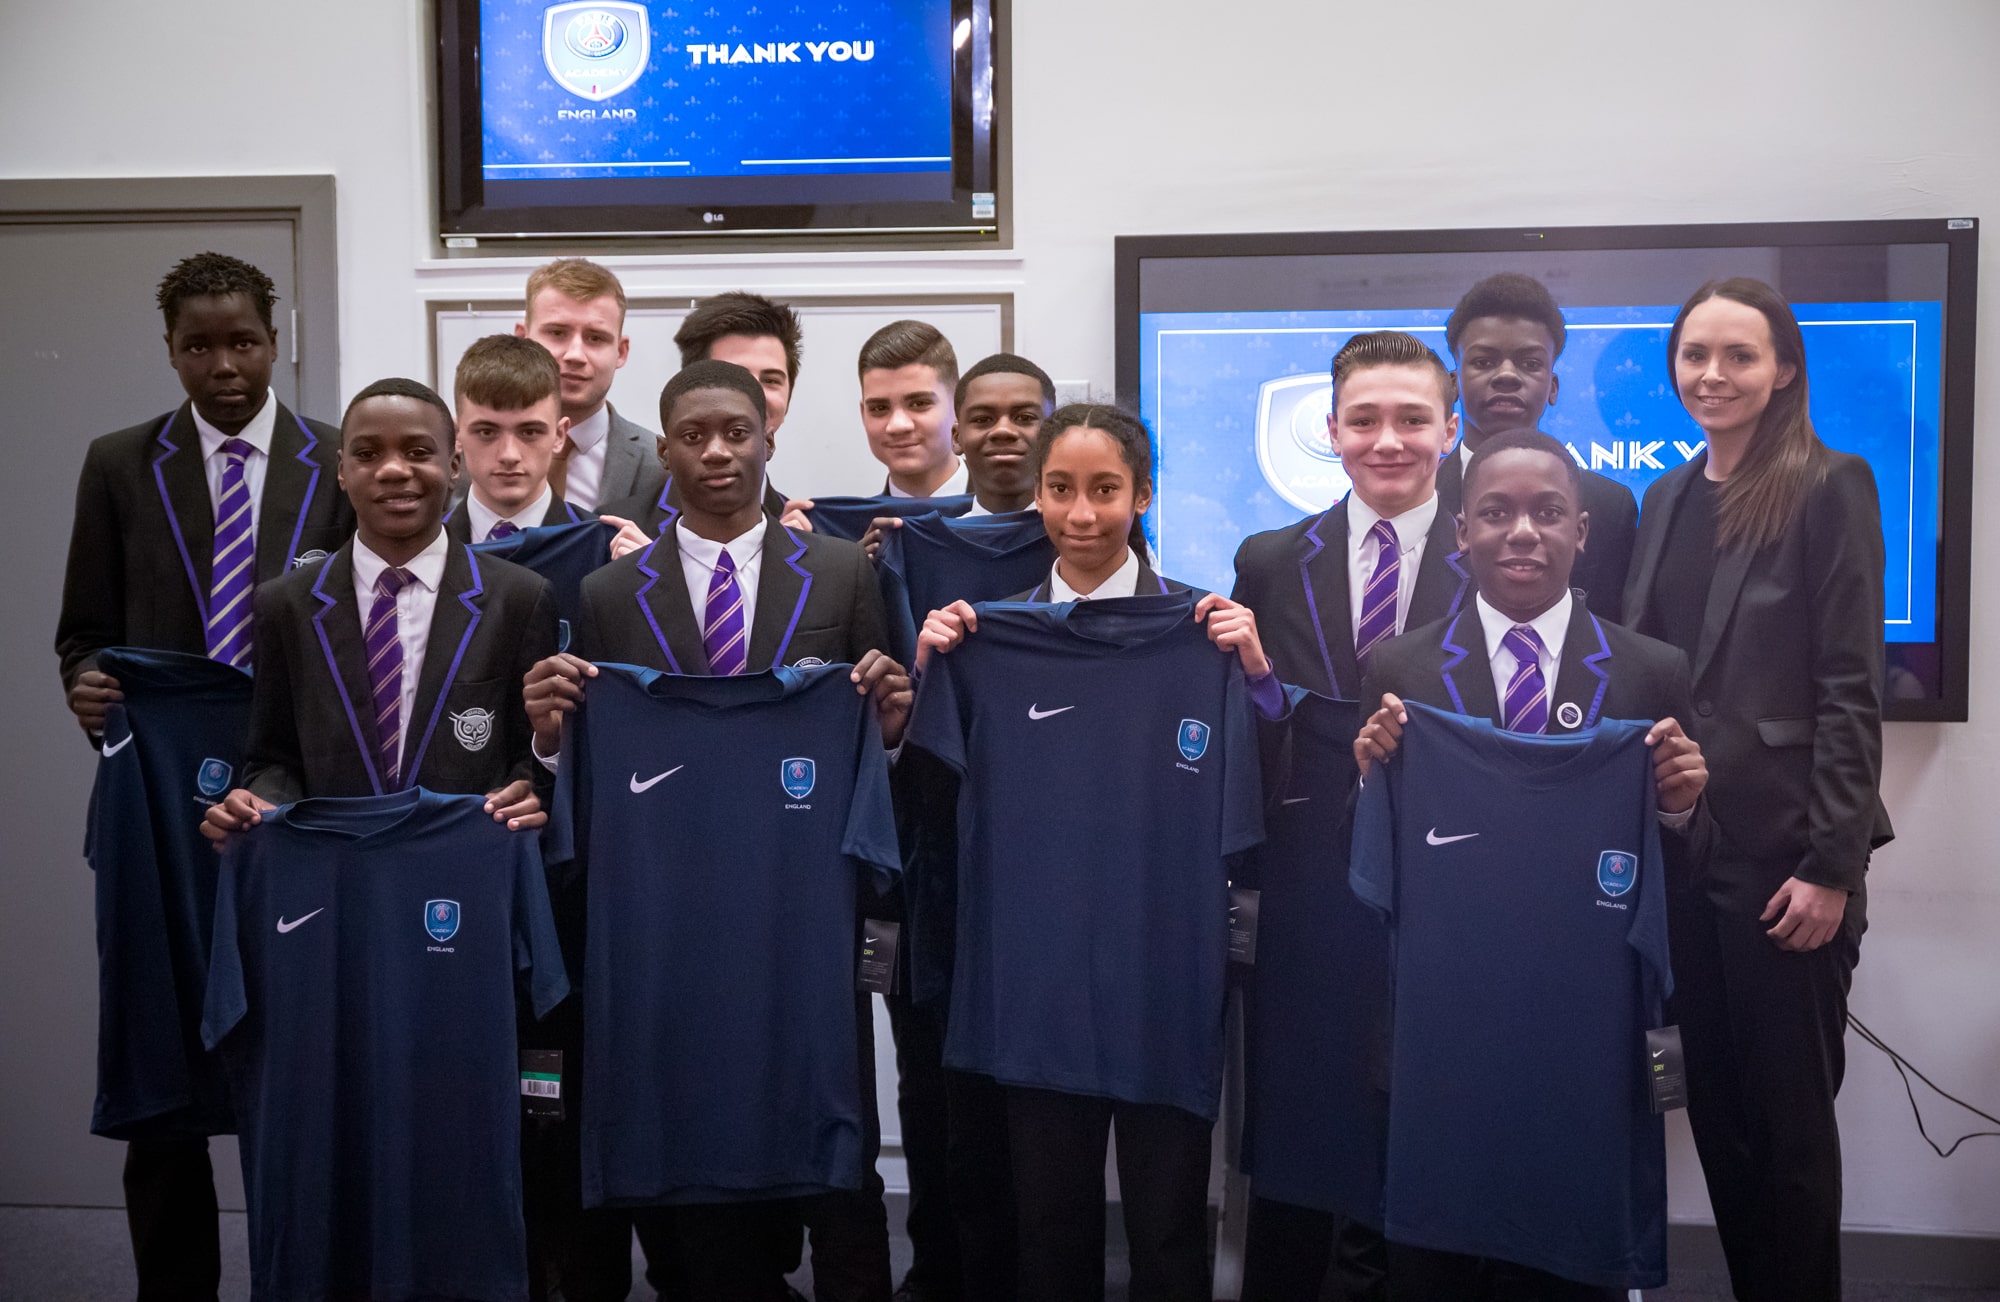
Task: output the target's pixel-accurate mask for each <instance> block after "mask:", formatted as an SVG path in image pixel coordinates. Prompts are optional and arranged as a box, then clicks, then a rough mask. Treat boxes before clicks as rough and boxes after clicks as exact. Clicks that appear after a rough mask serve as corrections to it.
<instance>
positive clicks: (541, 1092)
mask: <svg viewBox="0 0 2000 1302" xmlns="http://www.w3.org/2000/svg"><path fill="white" fill-rule="evenodd" d="M521 1093H523V1094H529V1095H533V1096H534V1097H536V1098H543V1099H559V1098H561V1097H562V1081H561V1079H560V1078H558V1077H555V1076H530V1075H526V1074H524V1075H523V1076H522V1077H521Z"/></svg>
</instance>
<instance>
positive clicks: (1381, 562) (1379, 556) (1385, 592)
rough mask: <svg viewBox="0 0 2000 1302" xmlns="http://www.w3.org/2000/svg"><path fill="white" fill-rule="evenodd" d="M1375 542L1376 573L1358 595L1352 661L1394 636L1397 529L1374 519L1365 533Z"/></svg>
mask: <svg viewBox="0 0 2000 1302" xmlns="http://www.w3.org/2000/svg"><path fill="white" fill-rule="evenodd" d="M1368 536H1369V537H1370V538H1372V539H1374V540H1375V544H1376V546H1375V572H1374V573H1373V574H1371V575H1369V576H1368V586H1367V587H1366V588H1364V589H1362V592H1361V627H1360V628H1358V629H1357V630H1355V634H1354V658H1355V659H1356V660H1362V659H1365V658H1366V657H1367V655H1368V653H1369V652H1370V651H1373V650H1374V649H1375V644H1376V643H1377V642H1380V641H1383V640H1384V639H1386V638H1392V637H1394V636H1396V616H1397V614H1398V613H1399V612H1398V610H1397V607H1398V606H1400V605H1401V604H1402V603H1401V594H1402V582H1403V545H1402V540H1401V539H1399V538H1397V537H1396V526H1395V525H1393V524H1390V523H1389V522H1388V521H1387V520H1377V521H1376V522H1375V527H1374V528H1373V529H1370V530H1369V531H1368Z"/></svg>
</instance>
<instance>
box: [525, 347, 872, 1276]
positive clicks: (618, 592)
mask: <svg viewBox="0 0 2000 1302" xmlns="http://www.w3.org/2000/svg"><path fill="white" fill-rule="evenodd" d="M766 411H767V407H766V402H765V389H764V386H763V385H762V384H760V383H759V382H758V380H757V378H756V377H754V376H753V375H751V374H750V372H748V371H746V370H745V369H744V368H742V367H741V366H737V365H734V364H732V363H728V362H720V361H712V360H711V361H697V362H694V363H692V364H690V365H688V366H686V367H684V368H682V370H681V371H680V373H679V374H677V375H675V376H674V378H673V379H672V380H670V381H668V383H667V386H666V388H665V389H664V390H663V391H662V392H661V394H660V422H661V424H662V426H663V427H664V428H665V430H666V433H665V435H664V436H663V438H662V440H661V447H662V453H663V457H664V461H665V465H666V469H667V472H668V473H669V475H671V476H672V478H673V480H674V483H675V485H676V488H677V489H678V493H679V496H680V509H679V511H678V513H677V514H676V515H675V516H674V517H673V519H672V522H671V524H670V525H668V526H667V527H666V528H665V529H664V531H663V532H662V533H661V534H660V536H659V538H658V539H657V540H655V541H654V542H652V543H650V544H648V545H647V546H646V547H644V548H643V549H641V550H639V551H637V552H634V553H632V554H631V555H628V556H625V557H622V558H620V559H619V560H616V561H613V562H612V563H611V564H609V565H607V566H605V567H604V568H603V569H600V570H598V571H597V572H596V573H595V574H593V575H591V576H590V578H588V579H586V580H585V581H584V585H583V612H582V617H581V619H580V621H579V624H578V627H577V630H576V641H575V644H574V651H573V652H568V653H564V654H561V655H552V656H549V657H548V658H546V659H544V660H542V661H540V662H539V663H537V664H536V665H535V666H534V667H533V668H532V669H531V670H530V671H529V673H528V675H527V681H526V686H525V690H524V700H525V702H526V704H527V710H528V715H529V718H530V719H531V720H532V721H533V725H534V729H535V751H536V754H537V756H538V757H541V759H542V762H543V763H544V764H545V765H549V766H553V764H554V758H553V757H554V756H555V755H556V753H557V751H558V749H559V746H560V740H561V728H562V718H563V715H564V714H566V713H568V712H569V711H571V710H574V709H577V708H578V707H579V706H581V705H582V704H583V703H584V701H585V699H586V688H585V683H586V681H587V680H588V679H589V678H591V677H593V676H594V675H595V674H596V672H597V670H596V668H595V667H594V666H593V665H592V664H591V661H592V660H594V659H603V660H614V661H620V662H624V663H629V664H635V665H641V666H645V667H648V668H654V669H662V670H666V671H669V672H675V673H696V674H699V673H711V674H739V673H758V672H762V671H763V670H766V669H770V668H772V667H773V666H776V665H786V664H799V663H803V662H806V661H808V660H810V661H813V662H815V663H825V664H837V663H841V662H848V663H852V664H854V666H855V668H854V670H853V673H852V678H853V681H854V683H855V689H856V690H857V691H859V692H862V693H864V694H871V695H873V696H874V698H875V702H876V708H877V710H878V712H879V713H880V717H881V722H882V733H883V737H884V740H885V741H886V742H887V743H888V744H889V745H892V746H893V745H895V744H896V743H897V742H899V741H900V740H901V737H902V731H903V725H904V723H905V722H906V721H907V719H908V716H909V707H910V698H911V690H910V681H909V677H908V675H907V674H905V673H904V672H903V669H902V666H900V665H898V664H897V663H896V662H895V661H894V660H891V659H890V658H889V657H888V656H886V655H885V654H883V653H882V651H881V650H880V648H881V647H882V646H884V645H885V644H886V643H887V640H888V630H887V625H886V621H885V619H884V617H883V613H882V597H881V592H880V589H879V587H878V585H877V584H876V581H875V575H874V572H873V570H872V568H871V567H870V566H869V564H868V561H867V558H866V557H865V556H863V555H862V553H861V550H860V549H859V548H858V547H856V546H854V544H852V543H848V542H843V541H841V540H840V539H837V538H824V537H820V536H817V535H815V534H812V533H809V532H804V531H796V530H793V529H791V528H789V527H787V526H786V525H784V524H782V523H780V522H779V521H778V520H776V519H774V518H773V517H772V516H771V515H770V514H769V513H768V512H766V511H765V510H764V507H763V503H764V490H765V479H764V470H765V464H766V462H768V461H769V459H770V456H771V452H772V448H773V441H772V439H771V437H770V433H769V431H768V429H767V428H766V426H765V413H766ZM711 616H712V618H711ZM857 1027H858V1031H859V1034H860V1036H861V1040H862V1043H861V1046H860V1049H861V1055H860V1057H861V1063H862V1070H863V1077H864V1079H863V1081H862V1082H861V1097H862V1099H863V1100H864V1102H866V1101H867V1100H870V1099H872V1098H874V1044H873V1033H872V1028H871V1024H870V1022H869V1020H868V1018H867V1017H866V1016H860V1017H858V1018H857ZM864 1116H865V1117H869V1118H872V1116H873V1109H872V1108H864ZM871 1129H872V1125H871ZM879 1142H880V1141H879V1136H877V1137H875V1139H874V1142H873V1143H871V1144H870V1149H871V1150H872V1149H873V1148H874V1147H875V1146H876V1145H878V1144H879ZM862 1179H863V1187H862V1189H861V1190H859V1191H856V1192H853V1193H839V1194H827V1195H822V1196H820V1197H818V1198H814V1199H809V1200H805V1201H806V1203H807V1206H806V1207H805V1208H804V1209H803V1210H804V1219H805V1221H806V1222H807V1223H808V1224H810V1225H811V1226H812V1227H813V1248H814V1252H813V1274H814V1293H815V1295H816V1296H818V1297H821V1298H826V1299H840V1298H857V1299H859V1298H873V1297H880V1296H884V1295H886V1294H887V1293H888V1291H889V1253H888V1218H887V1213H886V1211H885V1210H884V1208H883V1203H882V1182H881V1179H880V1177H879V1176H877V1175H876V1174H875V1171H874V1166H873V1155H872V1151H871V1154H870V1158H869V1161H868V1163H867V1165H866V1166H865V1168H864V1170H863V1171H862ZM798 1215H799V1209H798V1207H797V1205H796V1204H788V1203H784V1202H781V1203H779V1204H777V1205H766V1204H761V1203H756V1202H752V1203H742V1204H712V1205H694V1206H689V1207H674V1208H648V1209H635V1210H634V1212H633V1219H634V1220H635V1221H636V1222H638V1223H639V1225H640V1232H641V1238H642V1240H644V1241H646V1243H647V1248H648V1256H649V1258H650V1259H651V1260H652V1261H653V1265H654V1269H655V1270H659V1269H660V1267H661V1264H662V1258H661V1255H660V1254H659V1253H658V1252H656V1251H655V1248H656V1246H657V1247H668V1246H671V1247H672V1249H673V1251H674V1253H675V1257H676V1261H675V1263H674V1264H675V1266H676V1267H677V1268H678V1269H679V1270H680V1271H682V1272H684V1276H683V1278H684V1279H685V1281H686V1284H687V1286H688V1287H689V1288H690V1290H691V1292H692V1295H694V1296H761V1295H764V1294H765V1293H767V1292H768V1291H769V1290H770V1289H771V1288H772V1287H774V1281H777V1283H776V1284H775V1287H778V1288H779V1289H782V1282H781V1281H782V1275H783V1273H784V1270H783V1265H784V1264H785V1263H784V1258H785V1255H786V1253H785V1249H784V1247H783V1246H782V1244H783V1241H784V1239H785V1235H786V1233H787V1229H786V1227H787V1225H788V1224H789V1225H790V1226H796V1225H797V1223H798V1221H797V1219H796V1218H797V1217H798ZM790 1233H791V1234H792V1235H793V1236H794V1238H795V1236H796V1230H791V1231H790Z"/></svg>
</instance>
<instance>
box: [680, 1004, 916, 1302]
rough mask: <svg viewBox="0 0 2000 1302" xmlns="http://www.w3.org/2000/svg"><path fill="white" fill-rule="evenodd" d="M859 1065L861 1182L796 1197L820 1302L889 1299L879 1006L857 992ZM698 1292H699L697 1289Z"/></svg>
mask: <svg viewBox="0 0 2000 1302" xmlns="http://www.w3.org/2000/svg"><path fill="white" fill-rule="evenodd" d="M854 1017H855V1030H856V1036H857V1037H858V1041H859V1043H858V1048H859V1053H858V1055H857V1056H858V1057H859V1059H860V1067H861V1140H862V1159H861V1187H860V1188H859V1189H852V1190H841V1191H839V1192H837V1193H826V1194H818V1195H815V1196H813V1197H810V1198H801V1199H799V1200H798V1207H799V1214H800V1219H801V1220H803V1221H804V1222H805V1228H806V1234H807V1237H808V1239H809V1241H810V1242H811V1244H812V1278H813V1297H814V1298H815V1299H817V1300H818V1302H889V1294H890V1292H891V1290H892V1288H893V1287H894V1286H893V1284H892V1283H891V1281H890V1278H889V1211H888V1208H887V1207H886V1206H885V1205H884V1203H883V1199H882V1176H881V1175H880V1173H878V1172H877V1171H876V1169H875V1159H876V1158H877V1157H879V1156H880V1155H881V1153H882V1122H881V1119H880V1118H879V1117H878V1116H877V1115H876V1112H875V1008H874V1003H873V1000H872V999H871V998H870V997H869V996H868V995H866V994H861V993H859V992H857V993H856V994H855V996H854ZM697 1296H700V1295H697Z"/></svg>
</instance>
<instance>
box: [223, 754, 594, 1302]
mask: <svg viewBox="0 0 2000 1302" xmlns="http://www.w3.org/2000/svg"><path fill="white" fill-rule="evenodd" d="M484 806H485V799H484V797H481V796H443V795H438V794H436V793H435V792H430V791H425V790H422V789H421V788H413V789H410V790H406V791H398V792H396V793H394V794H393V795H387V796H369V797H363V798H359V799H333V798H321V799H313V800H301V801H298V802H297V803H295V804H290V805H283V806H280V807H278V808H276V809H273V810H267V811H265V813H264V815H263V818H262V821H261V822H260V823H259V824H258V825H257V826H256V827H254V828H252V829H251V830H250V831H248V832H246V833H243V834H241V835H239V836H236V837H233V838H231V841H230V844H229V847H228V850H227V851H226V853H225V854H224V855H223V862H222V875H221V880H220V884H219V886H218V888H217V891H216V901H215V917H216V924H215V958H214V963H213V965H212V967H211V968H210V971H209V980H208V1003H207V1010H206V1015H205V1017H204V1019H203V1023H202V1033H203V1035H204V1037H205V1038H206V1040H207V1042H208V1043H209V1044H210V1045H211V1046H219V1047H220V1049H221V1052H222V1054H223V1059H224V1061H225V1062H226V1063H227V1064H228V1066H229V1071H230V1077H231V1083H232V1085H233V1086H234V1089H235V1098H236V1107H237V1117H238V1121H239V1124H240V1132H241V1134H242V1152H243V1185H244V1189H245V1191H246V1193H247V1194H248V1198H249V1206H250V1276H251V1296H252V1297H253V1298H259V1299H263V1298H274V1299H275V1298H302V1297H307V1298H334V1297H366V1298H370V1299H374V1300H376V1302H401V1300H402V1299H417V1298H424V1299H430V1298H454V1299H482V1300H485V1299H491V1300H492V1302H521V1300H522V1299H525V1298H526V1297H527V1295H528V1278H527V1248H526V1240H525V1233H526V1231H525V1230H524V1228H523V1225H522V1219H521V1158H520V1138H521V1104H520V1058H519V1054H518V1051H517V1048H516V1037H515V995H516V988H517V982H518V984H519V985H520V986H521V987H522V988H523V989H525V991H526V993H527V995H528V1002H530V1003H531V1005H532V1007H533V1009H534V1011H535V1014H536V1015H537V1016H540V1015H542V1014H543V1013H546V1012H547V1011H548V1010H549V1009H550V1008H552V1007H554V1006H555V1005H556V1003H557V1002H559V1001H560V1000H561V999H562V998H563V997H564V995H566V994H567V993H568V991H569V983H568V981H567V979H566V978H565V976H564V973H563V966H562V956H561V953H560V952H559V950H558V948H557V944H556V935H555V924H554V922H553V921H552V920H551V918H550V916H549V901H548V887H547V884H546V882H545V880H544V878H543V873H542V858H541V852H540V850H539V848H538V847H537V845H536V838H535V836H534V834H533V833H529V832H509V831H507V830H506V829H505V828H504V827H502V826H501V825H500V824H498V823H496V822H494V821H493V817H492V815H490V814H488V813H487V812H486V811H485V808H484Z"/></svg>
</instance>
